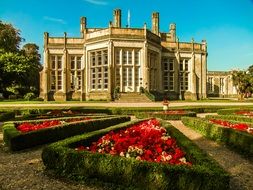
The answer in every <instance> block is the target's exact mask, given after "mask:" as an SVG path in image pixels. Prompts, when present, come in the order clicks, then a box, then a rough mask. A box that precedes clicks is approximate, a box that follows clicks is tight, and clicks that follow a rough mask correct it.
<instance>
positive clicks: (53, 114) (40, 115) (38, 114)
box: [15, 109, 106, 121]
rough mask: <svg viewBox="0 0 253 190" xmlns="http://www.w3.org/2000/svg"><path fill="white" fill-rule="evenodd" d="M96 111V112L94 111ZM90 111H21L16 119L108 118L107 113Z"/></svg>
mask: <svg viewBox="0 0 253 190" xmlns="http://www.w3.org/2000/svg"><path fill="white" fill-rule="evenodd" d="M93 111H94V110H93ZM93 111H91V112H90V113H89V112H88V110H84V109H80V110H73V109H59V110H48V109H36V110H21V111H18V113H19V115H18V116H17V117H16V119H15V120H16V121H20V120H27V119H29V120H36V119H49V118H59V117H74V116H94V115H95V116H98V115H100V116H106V114H105V113H100V114H98V113H94V112H93Z"/></svg>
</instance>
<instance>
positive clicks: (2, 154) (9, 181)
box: [0, 123, 104, 190]
mask: <svg viewBox="0 0 253 190" xmlns="http://www.w3.org/2000/svg"><path fill="white" fill-rule="evenodd" d="M41 152H42V147H39V148H35V149H29V150H24V151H18V152H10V151H9V150H7V148H6V147H4V146H3V136H2V130H1V123H0V189H1V190H59V189H60V190H100V189H101V190H102V189H104V188H102V187H97V186H96V187H93V186H92V185H83V184H78V183H75V182H74V181H70V180H67V179H61V178H57V177H55V175H53V174H52V173H50V171H45V170H44V169H45V167H44V165H43V162H42V160H41Z"/></svg>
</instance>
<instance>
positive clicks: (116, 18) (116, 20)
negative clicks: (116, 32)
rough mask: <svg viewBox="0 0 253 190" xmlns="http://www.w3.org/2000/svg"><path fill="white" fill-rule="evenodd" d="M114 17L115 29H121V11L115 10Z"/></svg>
mask: <svg viewBox="0 0 253 190" xmlns="http://www.w3.org/2000/svg"><path fill="white" fill-rule="evenodd" d="M113 16H114V27H117V28H121V10H120V9H115V10H114V11H113Z"/></svg>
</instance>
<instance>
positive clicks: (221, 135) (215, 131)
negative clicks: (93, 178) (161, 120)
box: [182, 117, 253, 158]
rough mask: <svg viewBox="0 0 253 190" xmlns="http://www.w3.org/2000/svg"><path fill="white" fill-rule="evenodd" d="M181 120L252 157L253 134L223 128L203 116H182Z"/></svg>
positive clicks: (210, 137) (212, 138) (188, 125)
mask: <svg viewBox="0 0 253 190" xmlns="http://www.w3.org/2000/svg"><path fill="white" fill-rule="evenodd" d="M182 122H183V123H184V125H186V126H187V127H190V128H192V129H194V130H196V131H198V132H200V133H201V134H202V135H204V136H205V137H207V138H209V139H211V140H215V141H217V142H222V143H225V144H226V145H227V146H228V147H229V148H232V149H234V150H235V151H237V152H239V153H243V154H245V155H246V156H249V157H251V158H252V156H253V135H251V134H249V133H247V132H241V131H238V130H234V129H231V128H225V127H222V126H220V125H217V124H213V123H211V122H209V121H208V120H207V119H203V118H192V117H182Z"/></svg>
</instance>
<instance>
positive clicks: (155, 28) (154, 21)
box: [152, 12, 159, 35]
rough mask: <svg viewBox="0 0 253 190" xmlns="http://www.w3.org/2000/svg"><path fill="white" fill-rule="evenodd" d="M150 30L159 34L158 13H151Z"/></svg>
mask: <svg viewBox="0 0 253 190" xmlns="http://www.w3.org/2000/svg"><path fill="white" fill-rule="evenodd" d="M152 32H153V33H154V34H156V35H159V13H158V12H153V13H152Z"/></svg>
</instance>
